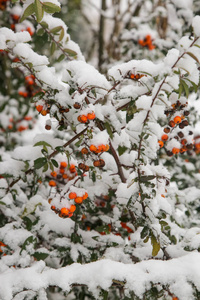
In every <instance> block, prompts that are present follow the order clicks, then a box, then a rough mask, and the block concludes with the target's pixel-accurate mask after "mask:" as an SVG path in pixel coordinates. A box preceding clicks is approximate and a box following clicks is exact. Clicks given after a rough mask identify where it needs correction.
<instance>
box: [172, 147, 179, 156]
mask: <svg viewBox="0 0 200 300" xmlns="http://www.w3.org/2000/svg"><path fill="white" fill-rule="evenodd" d="M179 152H180V149H179V148H176V147H174V148H173V149H172V153H173V154H178V153H179Z"/></svg>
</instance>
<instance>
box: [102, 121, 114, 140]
mask: <svg viewBox="0 0 200 300" xmlns="http://www.w3.org/2000/svg"><path fill="white" fill-rule="evenodd" d="M104 126H105V128H106V130H107V133H108V134H109V136H110V138H111V140H112V139H113V132H112V129H111V127H110V124H109V123H108V122H105V123H104Z"/></svg>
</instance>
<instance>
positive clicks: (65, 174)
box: [49, 161, 77, 187]
mask: <svg viewBox="0 0 200 300" xmlns="http://www.w3.org/2000/svg"><path fill="white" fill-rule="evenodd" d="M51 176H52V177H53V178H55V179H56V180H57V181H63V180H64V181H67V182H68V181H70V180H72V179H73V178H74V177H76V176H77V172H76V167H75V165H74V164H71V165H70V166H69V167H68V166H67V163H66V162H65V161H62V162H61V163H60V168H59V170H57V171H52V172H51ZM49 186H51V187H55V186H57V182H56V181H55V180H53V179H51V180H50V181H49Z"/></svg>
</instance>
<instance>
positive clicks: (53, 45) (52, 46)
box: [50, 42, 56, 55]
mask: <svg viewBox="0 0 200 300" xmlns="http://www.w3.org/2000/svg"><path fill="white" fill-rule="evenodd" d="M55 50H56V43H54V42H52V43H51V49H50V54H51V55H53V54H54V52H55Z"/></svg>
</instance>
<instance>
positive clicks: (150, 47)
mask: <svg viewBox="0 0 200 300" xmlns="http://www.w3.org/2000/svg"><path fill="white" fill-rule="evenodd" d="M148 48H149V50H153V49H155V48H156V46H155V45H152V44H150V45H149V46H148Z"/></svg>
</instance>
